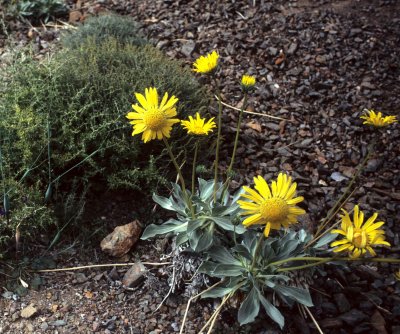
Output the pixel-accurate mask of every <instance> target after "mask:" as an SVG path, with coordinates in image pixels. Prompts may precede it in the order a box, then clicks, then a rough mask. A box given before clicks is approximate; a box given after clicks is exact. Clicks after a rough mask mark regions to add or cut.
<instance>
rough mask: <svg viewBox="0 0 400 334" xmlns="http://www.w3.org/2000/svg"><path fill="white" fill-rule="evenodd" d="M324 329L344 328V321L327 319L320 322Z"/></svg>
mask: <svg viewBox="0 0 400 334" xmlns="http://www.w3.org/2000/svg"><path fill="white" fill-rule="evenodd" d="M318 323H319V325H320V326H321V327H322V328H325V329H328V328H340V327H342V326H343V321H342V320H340V319H339V318H326V319H322V320H319V321H318Z"/></svg>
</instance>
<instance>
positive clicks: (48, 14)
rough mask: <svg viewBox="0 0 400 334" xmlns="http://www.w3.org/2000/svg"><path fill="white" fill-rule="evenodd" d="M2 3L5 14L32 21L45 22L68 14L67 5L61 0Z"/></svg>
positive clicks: (19, 0)
mask: <svg viewBox="0 0 400 334" xmlns="http://www.w3.org/2000/svg"><path fill="white" fill-rule="evenodd" d="M4 5H5V6H6V7H5V8H6V14H7V15H10V16H12V17H18V16H19V17H23V18H27V19H29V20H31V21H33V22H39V21H41V20H42V21H44V22H47V21H49V20H50V19H55V18H59V17H63V16H66V15H68V7H67V5H66V4H65V2H64V1H63V0H18V1H4Z"/></svg>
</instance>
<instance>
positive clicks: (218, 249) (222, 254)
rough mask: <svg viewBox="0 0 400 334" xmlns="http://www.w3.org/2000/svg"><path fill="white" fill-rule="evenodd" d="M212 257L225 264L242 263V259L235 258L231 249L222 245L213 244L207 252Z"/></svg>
mask: <svg viewBox="0 0 400 334" xmlns="http://www.w3.org/2000/svg"><path fill="white" fill-rule="evenodd" d="M207 253H208V254H209V255H210V257H211V258H212V259H213V260H214V261H217V262H220V263H223V264H234V265H240V264H241V263H240V261H239V260H237V259H235V258H234V257H233V256H232V254H231V253H229V251H228V250H227V249H226V248H225V247H222V246H213V247H211V248H210V249H209V250H208V252H207Z"/></svg>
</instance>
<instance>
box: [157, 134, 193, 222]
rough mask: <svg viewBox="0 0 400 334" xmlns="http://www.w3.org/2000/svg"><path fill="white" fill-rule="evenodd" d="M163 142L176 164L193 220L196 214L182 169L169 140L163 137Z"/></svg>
mask: <svg viewBox="0 0 400 334" xmlns="http://www.w3.org/2000/svg"><path fill="white" fill-rule="evenodd" d="M163 141H164V144H165V146H166V147H167V151H168V154H169V156H170V158H171V161H172V163H173V164H174V166H175V169H176V171H177V173H178V176H179V180H180V182H181V186H182V192H183V196H185V201H186V204H187V205H188V207H189V209H190V212H191V214H192V218H194V216H195V214H194V209H193V206H192V201H191V200H190V199H189V197H188V194H187V191H186V185H185V180H184V178H183V175H182V172H181V169H180V167H179V165H178V163H177V162H176V159H175V156H174V154H173V153H172V150H171V146H170V145H169V143H168V140H167V138H165V137H163Z"/></svg>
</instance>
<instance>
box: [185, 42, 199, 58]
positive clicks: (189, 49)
mask: <svg viewBox="0 0 400 334" xmlns="http://www.w3.org/2000/svg"><path fill="white" fill-rule="evenodd" d="M195 48H196V43H195V42H194V41H186V42H185V43H184V44H183V45H182V47H181V52H182V53H183V54H184V55H185V56H186V57H188V58H190V56H191V55H192V52H193V51H194V49H195Z"/></svg>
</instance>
